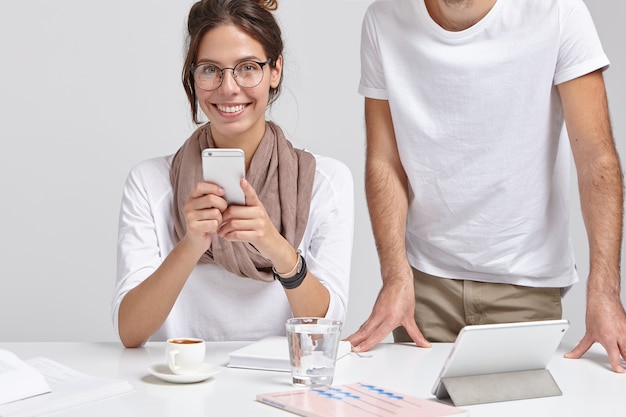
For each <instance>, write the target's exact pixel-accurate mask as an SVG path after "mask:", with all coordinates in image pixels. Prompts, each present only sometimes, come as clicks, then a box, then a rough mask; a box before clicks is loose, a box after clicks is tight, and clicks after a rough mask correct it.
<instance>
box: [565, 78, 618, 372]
mask: <svg viewBox="0 0 626 417" xmlns="http://www.w3.org/2000/svg"><path fill="white" fill-rule="evenodd" d="M558 89H559V94H560V95H561V101H562V103H563V111H564V115H565V123H566V125H567V131H568V133H569V137H570V143H571V147H572V152H573V155H574V161H575V163H576V170H577V173H578V187H579V190H580V202H581V209H582V214H583V220H584V222H585V227H586V229H587V237H588V241H589V259H590V266H589V277H588V282H587V308H586V320H585V321H586V333H585V336H584V337H583V339H582V340H581V341H580V343H579V344H578V346H576V347H575V348H574V350H572V351H571V352H570V353H568V354H567V355H566V357H568V358H580V357H581V356H582V355H583V354H584V353H585V352H587V350H588V349H589V348H590V347H591V345H592V344H593V343H595V342H598V343H600V344H602V346H604V348H605V349H606V351H607V354H608V356H609V361H610V363H611V367H612V368H613V370H614V371H615V372H620V373H623V372H624V368H623V367H622V365H621V363H620V356H621V357H622V358H625V359H626V314H625V313H624V308H623V306H622V303H621V299H620V279H621V277H620V257H621V242H622V222H623V183H622V170H621V167H620V162H619V157H618V155H617V151H616V149H615V143H614V141H613V135H612V132H611V123H610V119H609V113H608V104H607V98H606V91H605V86H604V79H603V77H602V72H601V71H596V72H593V73H591V74H587V75H585V76H582V77H579V78H576V79H574V80H571V81H568V82H566V83H563V84H561V85H559V86H558Z"/></svg>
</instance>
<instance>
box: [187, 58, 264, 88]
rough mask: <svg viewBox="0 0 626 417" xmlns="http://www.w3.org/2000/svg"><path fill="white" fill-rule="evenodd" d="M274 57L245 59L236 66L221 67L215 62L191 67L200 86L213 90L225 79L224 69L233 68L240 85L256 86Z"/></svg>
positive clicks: (245, 86) (246, 86)
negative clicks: (264, 59)
mask: <svg viewBox="0 0 626 417" xmlns="http://www.w3.org/2000/svg"><path fill="white" fill-rule="evenodd" d="M271 61H272V58H268V59H267V61H265V62H256V61H243V62H240V63H239V64H237V65H235V67H234V68H220V67H218V66H217V65H214V64H200V65H197V66H195V67H191V75H192V76H193V79H194V81H195V84H196V86H197V87H198V88H201V89H203V90H207V91H211V90H216V89H218V88H219V87H220V85H222V81H224V71H226V70H231V71H232V72H233V78H234V79H235V82H236V83H237V85H238V86H239V87H242V88H252V87H256V86H257V85H259V84H260V83H261V81H262V80H263V67H264V66H265V65H267V64H269V63H270V62H271Z"/></svg>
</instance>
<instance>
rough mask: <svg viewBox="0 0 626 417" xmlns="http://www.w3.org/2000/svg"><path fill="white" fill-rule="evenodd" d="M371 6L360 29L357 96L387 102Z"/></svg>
mask: <svg viewBox="0 0 626 417" xmlns="http://www.w3.org/2000/svg"><path fill="white" fill-rule="evenodd" d="M373 6H374V4H372V5H371V6H370V8H369V9H368V11H367V13H366V14H365V17H364V18H363V24H362V27H361V80H360V82H359V90H358V91H359V94H361V95H363V96H365V97H368V98H374V99H378V100H387V99H388V96H387V88H386V85H385V73H384V69H383V65H382V59H381V56H380V49H379V45H378V38H377V35H376V24H375V21H374V17H373V15H374V13H372V12H371V8H372V7H373Z"/></svg>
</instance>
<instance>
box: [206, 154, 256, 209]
mask: <svg viewBox="0 0 626 417" xmlns="http://www.w3.org/2000/svg"><path fill="white" fill-rule="evenodd" d="M245 176H246V162H245V157H244V154H243V150H241V149H228V148H206V149H204V150H203V151H202V177H203V179H204V181H207V182H212V183H214V184H217V185H219V186H220V187H222V188H223V189H224V199H225V200H226V201H227V202H228V204H235V205H238V206H245V205H246V198H245V196H244V194H243V190H242V189H241V185H240V184H239V182H240V181H241V179H242V178H244V177H245Z"/></svg>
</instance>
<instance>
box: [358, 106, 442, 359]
mask: <svg viewBox="0 0 626 417" xmlns="http://www.w3.org/2000/svg"><path fill="white" fill-rule="evenodd" d="M365 124H366V135H367V155H366V167H365V168H366V169H365V191H366V195H367V205H368V208H369V212H370V218H371V221H372V229H373V232H374V239H375V240H376V248H377V250H378V256H379V259H380V265H381V273H382V279H383V287H382V289H381V291H380V293H379V294H378V298H377V299H376V304H375V305H374V308H373V310H372V313H371V314H370V316H369V318H368V319H367V321H366V322H365V323H363V325H362V326H361V327H360V328H359V330H358V331H357V332H356V333H354V334H353V335H351V336H350V337H348V338H347V340H348V341H350V343H351V344H352V345H353V346H354V347H355V350H359V351H366V350H369V349H370V348H372V347H373V346H374V345H376V344H377V343H378V342H380V341H381V340H383V339H384V338H385V337H386V336H387V335H388V334H389V333H390V332H391V331H393V329H395V328H396V327H398V326H403V327H404V328H405V329H406V330H407V333H408V334H409V336H411V338H412V339H413V341H414V342H415V343H416V344H417V345H418V346H422V347H428V346H430V344H429V343H428V341H426V339H424V336H423V335H422V333H421V332H420V330H419V329H418V328H417V325H416V324H415V318H414V316H413V315H414V311H415V292H414V285H413V272H412V270H411V266H410V265H409V262H408V259H407V256H406V246H405V239H404V236H405V232H406V215H407V210H408V185H407V179H406V174H405V172H404V169H403V168H402V164H401V162H400V157H399V155H398V148H397V145H396V138H395V133H394V129H393V124H392V119H391V112H390V110H389V102H388V101H386V100H374V99H369V98H366V99H365Z"/></svg>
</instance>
